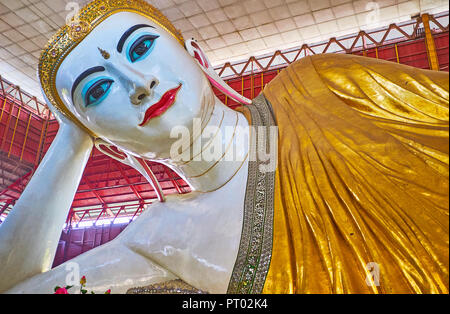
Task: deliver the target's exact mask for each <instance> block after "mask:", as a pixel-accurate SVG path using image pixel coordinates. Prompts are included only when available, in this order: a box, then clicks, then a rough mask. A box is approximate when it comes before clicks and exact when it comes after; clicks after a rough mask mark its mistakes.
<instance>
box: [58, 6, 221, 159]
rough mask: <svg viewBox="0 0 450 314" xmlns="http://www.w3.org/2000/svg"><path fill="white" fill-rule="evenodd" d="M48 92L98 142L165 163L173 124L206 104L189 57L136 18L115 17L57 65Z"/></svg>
mask: <svg viewBox="0 0 450 314" xmlns="http://www.w3.org/2000/svg"><path fill="white" fill-rule="evenodd" d="M56 88H57V90H58V92H59V94H60V97H61V99H62V100H63V101H64V102H65V105H66V106H67V108H69V110H71V111H72V112H73V113H74V114H75V116H76V117H77V118H78V119H79V120H80V121H81V122H82V123H83V124H84V125H85V126H86V127H87V128H89V129H90V130H92V131H93V132H94V133H95V134H96V135H98V136H99V137H101V138H102V139H104V140H106V141H108V142H110V143H112V144H114V145H116V146H118V147H120V148H121V149H123V150H126V151H128V152H130V153H132V154H135V155H138V156H141V157H146V158H151V159H161V160H162V159H167V158H169V152H170V146H171V145H172V144H173V142H174V141H176V140H177V139H171V138H170V132H171V130H172V129H173V128H174V127H176V126H185V127H188V128H190V129H192V125H193V120H194V119H195V118H202V117H204V115H205V113H206V112H208V111H209V110H210V106H212V105H213V103H214V95H213V92H212V89H211V87H210V85H209V83H208V81H207V79H206V77H205V75H204V74H203V72H202V70H201V69H200V67H199V66H198V65H197V63H196V62H195V60H194V59H193V58H192V57H191V56H190V55H189V54H188V52H187V51H186V50H185V49H184V48H183V47H182V46H181V45H180V43H179V42H178V41H177V40H176V39H175V38H174V37H173V36H172V35H171V34H170V33H169V32H167V31H165V30H164V29H163V28H161V27H160V26H159V25H157V24H156V23H154V22H153V21H152V20H150V19H148V18H146V17H144V16H141V15H139V14H136V13H130V12H120V13H116V14H114V15H112V16H110V17H108V18H107V19H106V20H104V21H103V22H102V23H101V24H100V25H98V26H97V27H96V28H95V29H94V30H93V31H92V32H91V33H90V34H89V35H88V36H87V37H86V38H85V39H84V40H83V41H82V42H81V43H80V44H79V45H78V46H77V47H76V48H75V49H74V50H72V51H71V52H70V54H69V55H68V56H67V57H66V58H65V60H64V61H63V62H62V64H61V66H60V68H59V69H58V72H57V76H56ZM191 134H192V133H191Z"/></svg>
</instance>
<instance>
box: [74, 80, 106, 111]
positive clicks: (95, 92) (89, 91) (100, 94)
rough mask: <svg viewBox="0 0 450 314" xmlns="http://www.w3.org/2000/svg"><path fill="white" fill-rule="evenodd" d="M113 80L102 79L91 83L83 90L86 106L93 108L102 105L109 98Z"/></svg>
mask: <svg viewBox="0 0 450 314" xmlns="http://www.w3.org/2000/svg"><path fill="white" fill-rule="evenodd" d="M113 83H114V81H113V80H111V79H108V78H101V79H99V80H98V79H97V80H94V81H91V82H89V83H88V84H87V85H86V87H85V88H84V89H83V92H82V95H83V99H84V103H85V106H86V107H88V106H92V105H97V104H99V103H101V102H102V101H103V100H104V99H105V98H106V96H108V94H109V91H110V88H111V85H112V84H113Z"/></svg>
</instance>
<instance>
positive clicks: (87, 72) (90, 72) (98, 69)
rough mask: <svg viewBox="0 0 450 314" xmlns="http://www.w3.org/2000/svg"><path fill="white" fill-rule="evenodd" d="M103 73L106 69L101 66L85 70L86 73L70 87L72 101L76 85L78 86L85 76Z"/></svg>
mask: <svg viewBox="0 0 450 314" xmlns="http://www.w3.org/2000/svg"><path fill="white" fill-rule="evenodd" d="M103 71H106V69H105V68H104V67H102V66H99V67H93V68H90V69H87V70H86V71H84V72H83V73H81V74H80V75H79V76H78V77H77V79H76V80H75V82H74V83H73V85H72V101H73V93H74V92H75V89H76V88H77V86H78V84H80V82H81V81H82V80H84V79H85V78H86V77H87V76H89V75H91V74H93V73H97V72H103Z"/></svg>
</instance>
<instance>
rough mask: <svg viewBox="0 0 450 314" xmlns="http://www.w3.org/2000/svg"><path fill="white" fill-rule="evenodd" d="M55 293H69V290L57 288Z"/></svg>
mask: <svg viewBox="0 0 450 314" xmlns="http://www.w3.org/2000/svg"><path fill="white" fill-rule="evenodd" d="M55 294H69V291H67V289H66V288H58V289H56V291H55Z"/></svg>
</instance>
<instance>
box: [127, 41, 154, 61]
mask: <svg viewBox="0 0 450 314" xmlns="http://www.w3.org/2000/svg"><path fill="white" fill-rule="evenodd" d="M158 37H159V36H157V35H144V36H141V37H139V38H138V39H137V40H136V41H135V42H134V43H133V44H132V45H131V46H130V48H129V49H128V58H129V60H130V61H131V62H136V61H138V60H141V59H144V58H145V57H147V56H148V55H149V54H150V52H151V51H152V50H153V46H154V43H155V40H156V39H157V38H158Z"/></svg>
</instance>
